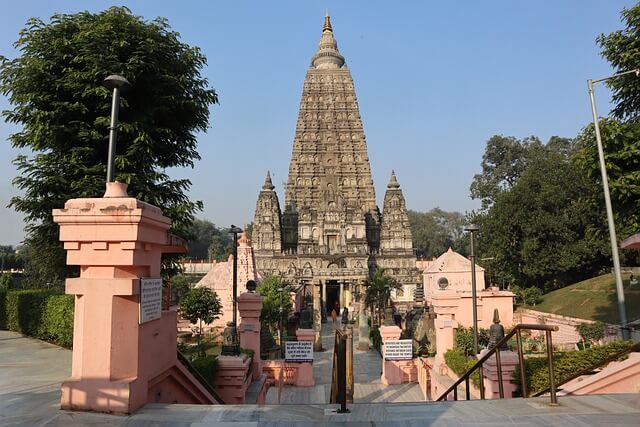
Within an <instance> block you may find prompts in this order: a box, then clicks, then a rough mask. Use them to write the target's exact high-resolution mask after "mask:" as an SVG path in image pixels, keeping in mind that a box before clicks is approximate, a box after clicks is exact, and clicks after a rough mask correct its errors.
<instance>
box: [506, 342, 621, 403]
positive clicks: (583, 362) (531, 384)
mask: <svg viewBox="0 0 640 427" xmlns="http://www.w3.org/2000/svg"><path fill="white" fill-rule="evenodd" d="M631 344H632V341H614V342H611V343H608V344H605V345H600V346H595V347H591V348H589V349H586V350H584V351H571V352H567V353H556V354H554V357H553V372H554V375H555V380H556V383H557V384H559V383H560V382H562V381H564V380H565V379H566V378H569V377H571V376H572V375H575V374H577V373H578V372H580V371H583V370H585V369H587V368H589V367H591V366H593V365H594V364H596V363H600V362H601V361H603V360H605V359H607V358H608V357H610V356H612V355H614V354H616V353H618V352H619V351H622V350H624V349H625V348H627V347H629V346H630V345H631ZM524 365H525V378H526V381H527V388H528V390H529V394H535V393H537V392H539V391H542V390H545V389H547V388H548V387H549V367H548V365H547V358H546V357H532V358H528V359H525V362H524ZM513 380H514V383H515V384H516V386H517V389H516V392H517V393H518V394H519V395H520V396H521V395H522V388H521V385H520V366H519V365H518V366H516V371H515V372H514V374H513Z"/></svg>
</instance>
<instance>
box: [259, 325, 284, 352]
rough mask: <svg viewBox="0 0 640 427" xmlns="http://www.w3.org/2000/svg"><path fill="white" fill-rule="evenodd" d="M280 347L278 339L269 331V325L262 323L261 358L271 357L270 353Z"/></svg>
mask: <svg viewBox="0 0 640 427" xmlns="http://www.w3.org/2000/svg"><path fill="white" fill-rule="evenodd" d="M278 348H279V347H278V346H277V345H276V340H274V339H273V335H271V332H270V331H269V325H267V324H266V323H262V324H261V325H260V356H261V358H263V359H265V358H269V355H270V353H272V352H273V351H274V350H276V349H278Z"/></svg>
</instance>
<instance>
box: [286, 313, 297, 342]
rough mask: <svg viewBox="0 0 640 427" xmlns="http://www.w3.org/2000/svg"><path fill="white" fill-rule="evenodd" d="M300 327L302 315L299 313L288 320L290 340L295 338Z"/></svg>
mask: <svg viewBox="0 0 640 427" xmlns="http://www.w3.org/2000/svg"><path fill="white" fill-rule="evenodd" d="M299 327H300V313H298V312H297V311H296V312H295V313H293V315H292V316H289V319H287V336H288V337H289V340H291V339H293V338H295V336H296V330H297V329H298V328H299Z"/></svg>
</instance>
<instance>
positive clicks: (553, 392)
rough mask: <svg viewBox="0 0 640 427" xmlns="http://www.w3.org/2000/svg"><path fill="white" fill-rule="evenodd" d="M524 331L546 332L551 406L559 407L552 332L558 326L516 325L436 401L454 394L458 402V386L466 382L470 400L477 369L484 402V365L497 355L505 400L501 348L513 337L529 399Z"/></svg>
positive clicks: (522, 380)
mask: <svg viewBox="0 0 640 427" xmlns="http://www.w3.org/2000/svg"><path fill="white" fill-rule="evenodd" d="M522 330H529V331H532V330H533V331H545V334H546V338H547V340H546V341H547V360H548V364H549V384H550V385H551V386H550V389H549V390H550V394H551V404H552V405H557V404H558V398H557V396H556V385H555V378H554V373H553V343H552V341H551V332H555V331H557V330H558V327H557V326H550V325H529V324H519V325H516V326H515V327H514V328H513V329H512V330H511V331H510V332H509V333H508V334H506V335H505V336H504V338H502V339H501V340H500V341H498V342H497V343H496V345H495V347H494V348H492V349H491V350H489V351H488V352H487V353H485V355H484V356H482V357H481V358H480V359H479V360H478V361H477V362H476V363H475V364H474V365H473V366H472V367H471V368H469V370H468V371H467V372H465V373H464V374H463V375H462V376H461V377H460V378H458V380H457V381H456V382H455V383H453V385H452V386H451V387H449V388H448V389H447V391H445V392H444V393H442V394H441V395H440V397H438V399H436V401H438V402H439V401H442V400H445V401H446V400H447V396H448V395H449V393H451V392H453V399H454V400H458V386H459V385H460V384H462V382H463V381H464V382H465V386H466V398H467V400H470V398H471V394H470V391H469V387H470V384H469V378H470V377H471V374H473V372H475V371H476V369H477V370H478V371H479V373H480V399H483V400H484V378H483V374H482V365H483V364H484V362H486V361H487V360H488V359H489V358H490V357H491V356H493V355H494V354H495V355H496V365H497V371H498V372H497V373H498V393H499V395H500V399H504V385H503V384H502V361H501V360H500V347H502V346H503V345H505V344H506V343H507V341H509V339H511V337H513V336H514V335H515V336H516V340H517V347H518V360H519V362H520V381H521V384H522V397H529V396H528V391H527V383H526V378H525V370H524V354H523V353H522Z"/></svg>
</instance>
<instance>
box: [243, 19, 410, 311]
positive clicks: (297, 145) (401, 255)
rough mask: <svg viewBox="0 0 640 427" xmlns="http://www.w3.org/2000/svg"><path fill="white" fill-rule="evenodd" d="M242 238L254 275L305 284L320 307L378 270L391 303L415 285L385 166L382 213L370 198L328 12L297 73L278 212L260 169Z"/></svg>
mask: <svg viewBox="0 0 640 427" xmlns="http://www.w3.org/2000/svg"><path fill="white" fill-rule="evenodd" d="M252 241H253V248H254V253H255V257H256V264H257V268H258V271H259V272H260V274H262V275H263V276H266V275H270V274H272V275H276V276H279V277H282V278H283V280H285V281H286V282H288V283H291V284H298V285H300V286H301V287H304V289H305V290H306V292H307V293H309V292H311V291H309V290H307V288H310V289H312V290H313V293H314V294H315V295H314V297H316V298H314V299H316V300H320V301H321V304H322V308H323V311H324V310H326V311H327V312H328V311H330V310H331V309H332V308H333V307H335V306H336V305H338V306H340V307H344V306H350V305H352V303H353V302H354V301H356V300H358V299H359V296H360V295H362V293H363V291H364V289H362V287H361V285H362V284H364V282H365V280H366V278H367V276H368V274H369V272H370V271H374V270H376V269H379V268H384V269H385V270H386V271H387V272H388V273H389V274H390V275H391V276H392V277H394V278H395V279H396V280H397V281H398V282H400V283H401V284H402V289H401V290H399V291H397V292H395V293H394V295H393V296H394V300H395V302H396V304H397V305H403V304H407V305H408V304H411V302H412V301H413V293H414V289H415V287H416V285H417V284H418V283H421V282H422V278H421V275H420V273H419V271H418V269H417V268H416V258H415V255H414V251H413V247H412V239H411V230H410V227H409V218H408V215H407V208H406V204H405V199H404V196H403V194H402V190H401V189H400V184H399V183H398V180H397V178H396V175H395V173H394V172H393V171H392V172H391V178H390V181H389V184H388V186H387V191H386V194H385V197H384V204H383V210H382V212H380V209H379V208H378V206H377V204H376V195H375V189H374V185H373V179H372V176H371V168H370V165H369V157H368V154H367V145H366V139H365V134H364V130H363V126H362V119H361V117H360V112H359V109H358V101H357V98H356V93H355V88H354V84H353V78H352V77H351V73H350V71H349V69H348V68H347V66H346V64H345V59H344V57H343V56H342V55H341V54H340V52H339V51H338V46H337V43H336V40H335V38H334V36H333V29H332V27H331V22H330V19H329V17H328V16H327V17H326V18H325V22H324V26H323V29H322V36H321V38H320V43H319V46H318V50H317V52H316V53H315V55H314V56H313V58H312V60H311V64H310V67H309V69H308V71H307V74H306V76H305V79H304V86H303V90H302V99H301V101H300V112H299V115H298V120H297V123H296V131H295V136H294V140H293V150H292V155H291V163H290V165H289V176H288V180H287V183H286V187H285V199H284V206H283V209H281V205H280V202H279V199H278V195H277V194H276V191H275V187H274V185H273V183H272V181H271V177H270V175H269V173H268V172H267V176H266V180H265V182H264V185H263V186H262V191H260V195H259V196H258V201H257V204H256V211H255V217H254V222H253V230H252ZM314 306H316V308H317V305H316V303H315V302H314Z"/></svg>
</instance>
